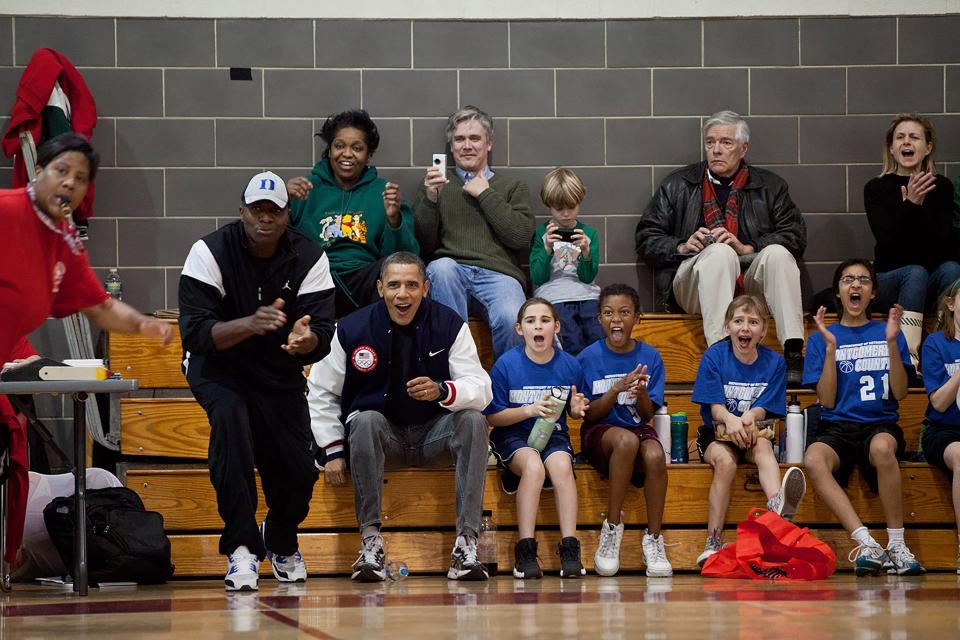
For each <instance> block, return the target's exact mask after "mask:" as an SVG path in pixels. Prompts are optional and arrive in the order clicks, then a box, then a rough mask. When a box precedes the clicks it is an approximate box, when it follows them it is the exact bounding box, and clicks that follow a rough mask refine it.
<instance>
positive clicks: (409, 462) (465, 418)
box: [348, 409, 488, 536]
mask: <svg viewBox="0 0 960 640" xmlns="http://www.w3.org/2000/svg"><path fill="white" fill-rule="evenodd" d="M349 432H350V435H349V437H348V441H349V451H350V476H351V477H352V478H353V490H354V501H355V504H356V510H357V522H358V523H359V525H360V529H361V531H362V530H363V528H364V527H369V526H376V527H379V526H380V509H381V502H380V500H381V495H382V491H383V472H384V470H389V469H403V468H407V467H445V466H449V465H450V464H454V465H455V466H456V492H457V533H458V534H464V533H469V534H472V535H474V536H476V535H477V532H478V531H479V530H480V512H481V509H482V508H483V484H484V481H485V480H486V477H487V448H488V444H487V421H486V419H484V417H483V414H481V413H480V412H479V411H476V410H473V409H469V410H464V411H457V412H456V413H446V414H443V415H440V416H437V418H436V419H434V420H432V421H430V422H427V423H424V424H419V425H412V426H409V427H398V426H395V425H394V424H392V423H391V422H390V421H389V420H387V418H386V417H385V416H384V415H383V414H382V413H380V412H379V411H362V412H360V413H358V414H357V415H356V416H355V417H354V418H353V419H352V420H351V421H350V424H349Z"/></svg>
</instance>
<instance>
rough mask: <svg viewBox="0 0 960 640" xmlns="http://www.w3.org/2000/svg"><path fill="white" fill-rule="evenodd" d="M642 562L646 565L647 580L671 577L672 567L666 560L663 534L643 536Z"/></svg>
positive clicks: (645, 534)
mask: <svg viewBox="0 0 960 640" xmlns="http://www.w3.org/2000/svg"><path fill="white" fill-rule="evenodd" d="M643 561H644V563H645V564H646V565H647V577H648V578H669V577H670V576H672V575H673V566H672V565H671V564H670V561H669V560H667V550H666V548H665V547H664V544H663V534H662V533H659V534H657V535H655V536H654V535H650V534H649V533H644V534H643Z"/></svg>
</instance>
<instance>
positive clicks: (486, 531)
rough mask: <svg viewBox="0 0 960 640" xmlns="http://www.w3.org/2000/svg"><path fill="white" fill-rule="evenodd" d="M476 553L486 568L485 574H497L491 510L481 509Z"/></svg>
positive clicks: (494, 530) (495, 534) (495, 525)
mask: <svg viewBox="0 0 960 640" xmlns="http://www.w3.org/2000/svg"><path fill="white" fill-rule="evenodd" d="M477 555H478V556H479V558H478V559H479V560H480V562H482V563H483V565H484V566H485V567H486V568H487V574H488V575H490V576H495V575H497V524H496V523H495V522H494V521H493V511H491V510H490V509H484V510H483V519H482V520H480V531H479V532H478V539H477Z"/></svg>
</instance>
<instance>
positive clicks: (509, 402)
mask: <svg viewBox="0 0 960 640" xmlns="http://www.w3.org/2000/svg"><path fill="white" fill-rule="evenodd" d="M523 349H524V347H523V345H520V346H518V347H514V348H513V349H510V350H509V351H507V352H506V353H504V354H503V355H502V356H500V358H498V359H497V362H496V364H494V365H493V369H492V370H491V371H490V380H491V382H492V383H493V400H491V401H490V404H488V405H487V408H486V409H484V410H483V413H484V414H485V415H490V414H493V413H499V412H501V411H503V410H504V409H511V408H514V407H522V406H524V405H528V404H533V403H534V402H536V401H537V400H539V399H540V398H542V397H543V394H544V393H549V391H550V389H551V388H552V387H554V386H560V387H572V386H573V385H578V384H580V380H581V378H582V377H583V373H582V372H581V371H580V364H579V363H578V362H577V359H576V358H574V357H573V356H571V355H570V354H569V353H567V352H565V351H561V350H560V349H554V352H553V359H552V360H550V362H548V363H546V364H537V363H536V362H534V361H533V360H531V359H530V358H528V357H527V354H526V353H525V352H524V350H523ZM577 391H580V389H579V388H578V389H577ZM569 408H570V401H569V400H568V401H567V407H566V408H565V410H564V412H563V413H562V414H560V419H559V420H557V424H558V425H560V429H561V430H562V431H563V432H564V433H566V432H567V410H569ZM534 422H536V419H535V418H527V419H526V420H524V421H523V422H518V423H517V424H515V425H512V426H510V427H498V428H495V429H493V431H492V432H491V437H494V436H496V434H497V432H498V431H502V430H504V429H511V430H514V429H516V430H522V431H523V432H525V433H529V432H530V430H531V429H532V428H533V423H534Z"/></svg>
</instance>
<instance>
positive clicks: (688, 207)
mask: <svg viewBox="0 0 960 640" xmlns="http://www.w3.org/2000/svg"><path fill="white" fill-rule="evenodd" d="M705 168H706V163H705V162H698V163H695V164H691V165H687V166H686V167H683V168H681V169H677V170H676V171H674V172H673V173H671V174H670V175H668V176H667V177H666V178H664V180H663V182H662V183H660V188H659V189H657V192H656V193H655V194H653V198H651V199H650V203H649V204H648V205H647V208H646V210H645V211H644V212H643V216H641V218H640V221H639V222H638V223H637V231H636V247H637V256H638V257H639V258H640V259H641V260H643V261H644V262H646V264H648V265H649V266H651V267H653V268H654V270H655V276H654V281H655V283H656V289H657V301H656V302H657V304H656V307H657V309H670V310H672V309H673V308H675V306H676V305H675V301H674V300H673V278H674V276H675V275H676V273H677V267H678V266H679V265H680V262H682V260H683V258H682V257H681V256H679V255H678V254H677V247H679V246H680V243H682V242H686V241H687V239H689V238H690V236H691V235H693V233H694V232H695V231H696V230H697V229H698V228H699V227H700V226H702V225H703V194H702V189H703V176H704V171H705ZM748 169H749V171H750V178H749V180H748V181H747V185H746V186H745V187H744V189H743V192H742V195H741V202H740V216H739V223H740V232H739V234H738V236H739V238H740V239H741V241H743V242H745V243H748V244H750V245H752V246H753V248H754V249H755V250H756V251H757V253H759V252H760V251H761V250H762V249H763V248H764V247H767V246H769V245H772V244H779V245H782V246H783V247H784V248H785V249H787V251H789V252H790V253H791V254H793V256H794V257H795V258H796V259H797V260H800V259H801V258H803V251H804V249H806V246H807V227H806V224H805V223H804V221H803V214H802V213H801V212H800V209H798V208H797V205H795V204H794V203H793V200H791V199H790V192H789V188H788V186H787V183H786V181H785V180H784V179H783V178H781V177H780V176H778V175H777V174H775V173H773V172H772V171H767V170H766V169H760V168H759V167H754V166H752V165H748Z"/></svg>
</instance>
